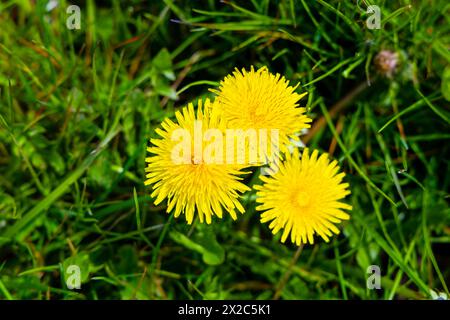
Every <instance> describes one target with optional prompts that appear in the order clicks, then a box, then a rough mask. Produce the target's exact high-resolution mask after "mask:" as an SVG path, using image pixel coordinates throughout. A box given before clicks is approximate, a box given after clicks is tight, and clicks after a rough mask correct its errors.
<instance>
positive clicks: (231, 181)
mask: <svg viewBox="0 0 450 320" xmlns="http://www.w3.org/2000/svg"><path fill="white" fill-rule="evenodd" d="M175 116H176V119H177V122H176V123H175V122H173V121H172V120H170V119H166V120H164V122H163V123H162V125H161V126H162V129H156V133H157V134H158V135H159V136H160V137H161V138H160V139H151V141H150V142H151V144H152V145H153V146H151V147H148V149H147V150H148V152H150V153H152V154H153V155H152V156H150V157H148V158H146V162H148V165H147V168H146V172H148V173H147V175H146V178H147V180H146V181H145V184H146V185H150V184H152V185H153V189H154V191H153V193H152V194H151V196H152V197H156V200H155V205H158V204H159V203H161V202H162V201H163V200H164V199H166V198H167V199H168V202H167V212H168V213H170V212H172V210H173V209H175V211H174V216H175V217H178V216H179V215H180V214H181V213H184V214H185V216H186V221H187V223H188V224H191V223H192V221H193V219H194V213H195V211H197V214H198V217H199V219H200V222H204V221H206V223H211V221H212V216H213V215H215V216H217V217H219V218H222V215H223V210H222V207H223V208H224V209H225V211H227V212H228V213H229V214H230V215H231V217H232V218H233V219H237V215H236V210H237V211H239V212H241V213H243V212H244V208H243V207H242V205H241V204H240V202H239V200H238V196H239V193H243V192H245V191H247V190H249V188H248V187H247V186H246V185H245V184H243V183H242V182H240V180H241V179H242V178H241V177H239V175H241V174H244V173H245V172H242V171H240V170H241V169H242V167H239V166H235V165H226V164H214V163H205V162H204V161H201V160H200V161H199V162H197V161H195V159H194V158H193V157H192V159H191V161H190V162H189V163H181V164H180V163H176V162H174V159H173V150H174V149H175V147H176V145H177V141H174V139H172V135H173V133H174V132H175V131H176V130H179V129H186V130H187V131H188V132H190V133H191V135H192V136H193V135H194V125H195V121H196V120H201V121H202V125H203V127H204V129H208V128H214V129H217V128H222V129H224V128H225V126H224V122H223V119H222V118H221V117H220V116H219V113H218V109H217V108H213V104H212V103H210V101H209V100H206V101H205V105H204V106H202V101H201V100H199V102H198V106H197V114H195V111H194V106H193V104H192V103H190V104H189V105H188V106H187V107H185V108H183V110H182V111H181V112H180V111H178V112H176V114H175ZM201 143H203V144H204V143H205V142H204V141H202V142H201ZM192 148H194V144H192ZM191 154H192V155H194V154H195V152H194V150H192V153H191Z"/></svg>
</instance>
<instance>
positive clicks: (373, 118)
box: [0, 0, 450, 299]
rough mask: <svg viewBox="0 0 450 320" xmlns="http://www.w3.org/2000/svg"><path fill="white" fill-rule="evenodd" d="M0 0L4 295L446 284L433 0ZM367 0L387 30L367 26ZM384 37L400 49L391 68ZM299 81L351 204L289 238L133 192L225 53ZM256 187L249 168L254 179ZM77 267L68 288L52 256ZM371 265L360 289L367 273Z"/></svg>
mask: <svg viewBox="0 0 450 320" xmlns="http://www.w3.org/2000/svg"><path fill="white" fill-rule="evenodd" d="M73 4H77V5H79V6H80V8H81V29H80V30H69V29H68V28H67V27H66V19H67V18H68V17H69V16H70V14H68V13H67V12H66V8H67V7H68V6H69V5H70V3H68V2H67V1H59V3H58V6H57V7H55V8H53V9H51V10H50V11H48V10H47V9H50V7H48V6H49V5H48V1H25V0H20V1H19V0H15V1H11V0H10V1H2V2H1V3H0V299H135V298H137V299H250V298H251V299H271V298H282V299H428V298H432V297H433V296H434V295H432V294H431V291H430V290H434V291H435V292H443V293H446V294H447V295H448V294H449V292H448V283H449V278H450V270H449V269H450V256H449V252H450V250H449V247H450V246H449V243H450V227H449V225H450V224H449V222H450V211H449V208H448V190H449V182H450V181H449V178H450V174H449V171H450V170H449V159H448V155H449V144H448V141H449V138H450V133H449V118H450V116H449V100H450V89H449V88H450V67H449V61H450V53H449V44H450V41H449V40H450V36H449V35H450V32H449V31H450V23H449V22H450V21H449V20H450V14H449V13H450V4H449V3H448V2H446V1H443V0H442V1H426V0H423V1H377V2H376V1H370V2H369V1H360V3H359V4H357V3H356V2H353V1H331V0H318V1H306V0H279V1H269V0H262V1H256V0H252V1H173V0H164V1H137V0H136V1H95V2H94V1H92V0H91V1H78V2H74V3H73ZM369 4H376V5H378V6H379V7H380V9H381V20H382V21H381V28H380V29H373V30H371V29H369V28H368V27H367V26H366V20H367V18H369V17H370V16H371V14H367V13H366V8H367V6H368V5H369ZM383 50H389V51H393V52H396V53H397V54H398V57H399V62H398V66H397V68H396V73H395V74H394V75H393V76H392V77H390V78H389V77H386V76H385V75H383V73H382V72H380V67H379V66H378V67H377V65H376V63H375V60H376V56H377V55H378V54H379V53H380V52H381V51H383ZM251 65H254V66H255V67H261V66H268V67H269V69H270V70H271V71H272V72H274V73H275V72H278V73H281V74H282V75H285V76H286V78H287V79H289V80H290V81H291V83H292V84H296V83H298V82H300V83H301V86H300V87H299V88H298V89H297V91H298V92H303V91H307V92H308V95H307V97H306V98H304V99H302V101H301V102H302V105H304V106H306V107H307V109H308V115H309V116H310V117H312V118H313V121H314V123H315V127H314V128H313V129H312V130H310V132H309V133H308V134H307V135H306V136H304V137H303V140H304V141H305V142H306V143H307V145H308V146H309V147H311V148H318V149H320V150H322V151H325V152H330V154H331V155H332V157H334V158H335V159H337V160H338V161H339V162H340V165H341V166H342V168H343V170H345V171H346V172H347V177H346V180H347V182H349V183H350V186H351V191H352V195H351V197H349V198H348V201H349V203H351V204H352V206H353V211H352V218H351V220H350V221H348V222H345V223H343V224H342V225H341V226H340V228H341V229H342V233H341V234H340V235H339V236H336V237H334V238H333V239H332V241H330V243H324V242H323V241H320V240H319V241H317V243H316V244H314V245H312V246H311V245H307V246H305V247H304V248H303V249H302V250H297V248H296V247H295V246H293V245H290V244H286V245H283V244H281V243H280V242H279V236H276V237H273V236H272V235H271V233H270V231H269V230H268V226H267V225H261V224H260V223H259V218H258V216H259V214H258V213H257V212H255V202H254V198H255V195H254V192H250V193H247V194H245V196H244V197H243V200H242V202H243V205H244V206H245V208H246V213H245V214H244V215H243V216H241V217H240V218H239V219H238V221H236V222H233V221H232V219H231V218H230V217H229V216H226V217H225V218H224V219H222V220H219V219H215V221H214V223H213V224H212V225H209V226H207V225H201V224H199V223H194V224H193V225H192V226H187V225H186V224H185V222H184V217H183V216H182V217H180V218H179V219H173V218H172V217H171V216H170V215H168V214H166V213H165V207H164V205H161V206H158V207H155V206H154V205H153V202H152V199H151V198H150V196H149V194H150V188H148V187H144V185H143V181H144V175H145V174H144V167H145V163H144V158H145V157H146V146H147V144H148V140H149V138H150V137H155V132H154V129H155V128H157V127H158V126H159V124H160V123H161V121H162V120H163V119H164V118H165V117H172V116H173V114H174V112H175V111H176V110H179V109H180V108H181V107H182V106H184V105H186V104H187V103H188V102H190V101H192V100H197V99H198V98H205V97H212V94H211V93H210V92H209V91H208V88H210V87H215V86H217V85H218V82H219V81H220V80H221V79H222V78H223V77H224V76H226V75H227V74H229V73H231V72H232V71H233V69H234V68H235V67H237V68H249V67H250V66H251ZM246 181H247V182H248V183H249V184H250V185H252V184H254V183H257V182H258V177H257V175H253V176H248V177H247V179H246ZM71 264H77V265H79V266H80V267H81V270H82V280H83V283H82V288H81V290H69V289H68V288H67V286H66V282H65V280H66V278H67V274H65V270H66V269H67V267H68V266H69V265H71ZM370 265H378V266H379V267H380V269H381V274H382V279H381V287H382V289H381V290H370V289H368V288H367V286H366V280H367V278H368V276H369V275H370V274H368V273H367V268H368V267H369V266H370Z"/></svg>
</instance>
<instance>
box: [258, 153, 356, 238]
mask: <svg viewBox="0 0 450 320" xmlns="http://www.w3.org/2000/svg"><path fill="white" fill-rule="evenodd" d="M338 171H339V166H338V165H337V161H336V160H334V161H332V162H331V163H330V162H329V159H328V155H327V154H322V155H321V156H320V157H319V153H318V152H317V150H314V151H313V152H312V154H311V155H309V151H308V149H307V148H306V149H305V150H304V152H303V155H302V157H301V158H300V154H299V151H298V149H297V148H296V149H294V152H293V154H290V153H287V154H286V160H285V161H283V162H281V163H280V165H279V170H278V171H277V172H275V173H273V175H272V176H261V177H260V179H261V180H262V181H263V182H264V184H263V185H262V186H261V185H257V186H255V189H256V190H258V191H257V200H256V201H257V202H258V203H261V204H260V205H259V206H258V207H257V208H256V209H257V210H265V212H264V213H262V214H261V222H267V221H271V223H270V225H269V228H270V229H272V233H273V234H276V233H278V231H280V230H281V229H283V228H284V230H283V234H282V236H281V242H283V243H284V242H285V241H286V239H287V237H288V235H289V233H290V234H291V241H292V243H295V244H297V245H300V244H302V243H307V242H309V243H310V244H313V243H314V237H313V235H314V234H315V233H317V234H318V235H319V236H321V237H322V238H323V239H324V240H325V241H326V242H328V240H329V237H330V236H332V232H333V233H335V234H338V233H339V229H338V228H336V226H335V225H334V224H337V223H340V222H341V221H342V220H348V219H349V218H350V216H349V215H348V214H347V213H345V212H344V211H343V210H342V209H345V210H351V209H352V207H351V206H350V205H348V204H345V203H343V202H341V201H339V200H341V199H343V198H344V197H345V196H346V195H348V194H350V191H349V190H347V188H348V187H349V185H348V183H342V179H343V177H344V176H345V174H344V173H338Z"/></svg>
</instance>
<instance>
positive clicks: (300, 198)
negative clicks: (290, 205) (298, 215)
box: [296, 191, 310, 207]
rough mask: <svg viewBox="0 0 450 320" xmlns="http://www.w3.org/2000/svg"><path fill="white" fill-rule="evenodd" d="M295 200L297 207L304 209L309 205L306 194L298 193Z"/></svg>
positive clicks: (308, 197) (308, 198)
mask: <svg viewBox="0 0 450 320" xmlns="http://www.w3.org/2000/svg"><path fill="white" fill-rule="evenodd" d="M296 200H297V205H298V206H299V207H306V206H307V205H308V204H309V200H310V196H309V194H307V193H306V192H303V191H299V192H298V193H297V197H296Z"/></svg>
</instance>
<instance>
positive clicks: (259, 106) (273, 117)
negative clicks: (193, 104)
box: [211, 67, 312, 158]
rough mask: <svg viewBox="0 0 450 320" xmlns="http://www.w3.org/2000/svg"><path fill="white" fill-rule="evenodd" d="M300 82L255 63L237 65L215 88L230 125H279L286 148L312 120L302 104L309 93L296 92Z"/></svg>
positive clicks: (257, 127)
mask: <svg viewBox="0 0 450 320" xmlns="http://www.w3.org/2000/svg"><path fill="white" fill-rule="evenodd" d="M297 86H298V85H297ZM297 86H295V87H292V86H289V81H287V80H286V79H285V78H284V77H281V76H280V74H278V73H277V74H275V75H274V74H272V73H270V72H269V70H268V69H267V67H262V68H260V69H258V70H254V68H253V67H251V68H250V71H246V70H245V69H242V72H240V71H239V70H238V69H236V70H235V71H234V72H233V74H232V75H228V76H227V77H225V79H224V80H223V81H221V82H220V87H219V90H211V91H212V92H215V93H216V94H217V100H218V101H219V106H220V108H221V110H222V112H223V117H224V118H225V120H226V121H227V122H228V127H229V128H241V129H268V130H270V129H277V130H279V146H280V151H282V152H285V151H286V150H287V149H286V146H287V145H289V139H293V140H297V141H298V136H297V134H298V133H300V132H301V130H303V129H306V128H309V127H310V124H309V123H310V122H311V121H312V120H311V119H310V118H309V117H307V116H306V115H305V112H306V110H305V108H303V107H299V104H298V101H299V100H300V99H301V98H302V97H304V96H305V95H306V93H303V94H298V93H296V92H295V90H296V89H297ZM267 156H268V157H269V158H271V156H272V154H268V155H267Z"/></svg>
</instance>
